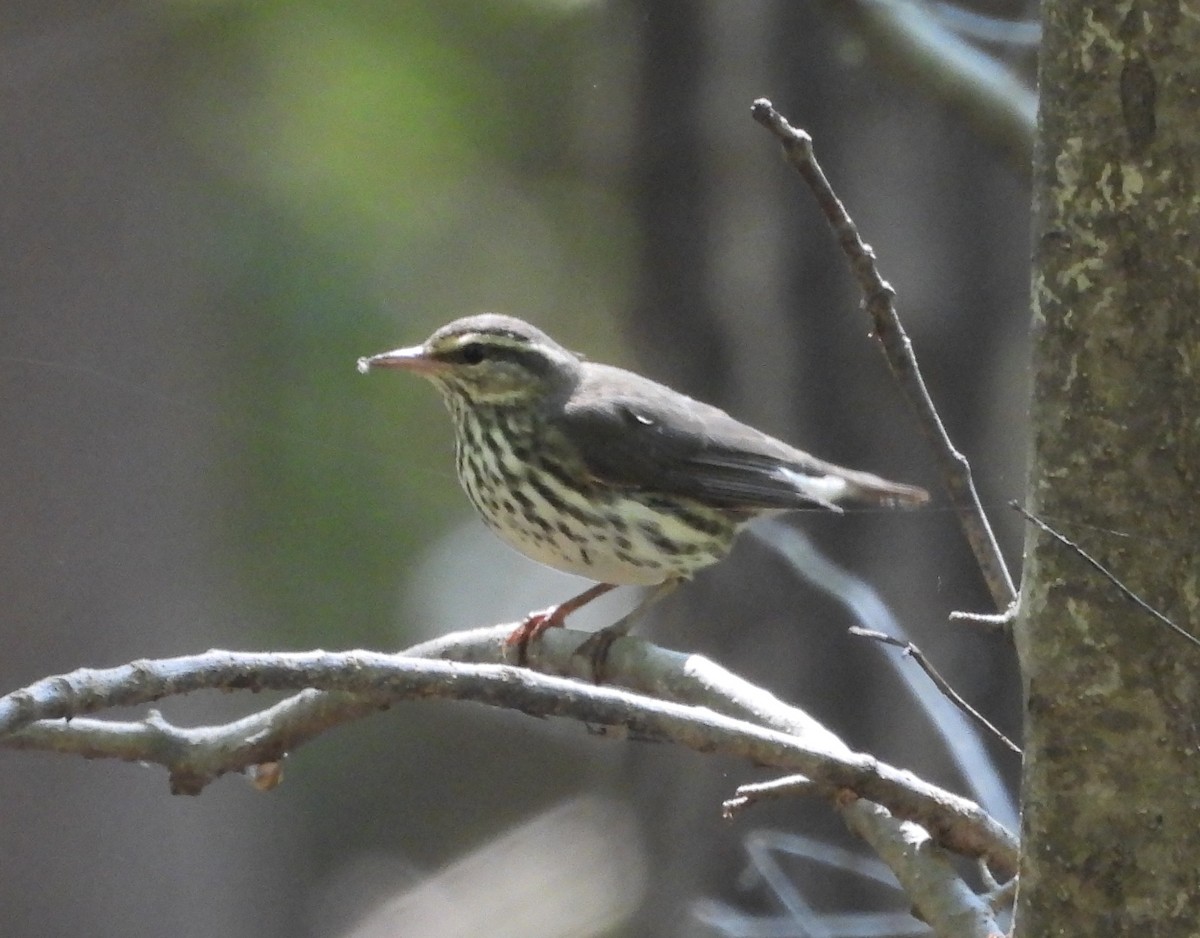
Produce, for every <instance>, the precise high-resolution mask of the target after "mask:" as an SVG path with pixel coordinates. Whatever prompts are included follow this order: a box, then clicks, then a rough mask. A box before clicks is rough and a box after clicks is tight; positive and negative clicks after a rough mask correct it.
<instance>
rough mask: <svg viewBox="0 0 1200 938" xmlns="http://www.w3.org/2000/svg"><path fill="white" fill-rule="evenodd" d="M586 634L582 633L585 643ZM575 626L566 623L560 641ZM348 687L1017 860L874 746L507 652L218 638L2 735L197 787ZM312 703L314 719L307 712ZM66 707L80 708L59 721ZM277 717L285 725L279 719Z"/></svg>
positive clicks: (1008, 866)
mask: <svg viewBox="0 0 1200 938" xmlns="http://www.w3.org/2000/svg"><path fill="white" fill-rule="evenodd" d="M506 628H507V629H508V631H511V626H504V627H500V628H498V629H495V630H488V636H487V637H488V641H489V642H494V643H496V644H499V643H500V640H501V636H502V635H504V634H507V633H506V632H505V631H504V630H505V629H506ZM558 631H562V632H564V633H565V632H566V630H558ZM586 637H587V636H586V635H585V634H581V633H575V634H574V638H575V640H576V645H577V644H578V642H579V640H582V639H584V638H586ZM564 638H565V636H557V635H556V636H555V639H556V641H561V640H563V639H564ZM621 642H626V643H628V642H633V643H635V644H644V643H641V642H639V641H638V640H636V639H622V640H620V642H618V643H616V644H620V643H621ZM543 644H545V643H543ZM616 644H615V645H614V649H615V648H616ZM298 687H304V688H314V687H315V688H321V689H323V690H325V691H334V692H335V693H318V692H317V691H314V690H311V689H308V690H305V691H303V692H302V693H301V694H298V695H296V696H295V697H292V698H290V699H289V700H286V701H283V702H282V703H280V704H276V705H275V706H274V707H271V708H269V709H268V710H266V711H263V712H262V713H258V714H252V715H251V716H249V717H246V718H244V719H243V720H239V721H237V722H235V723H231V724H228V725H226V726H222V727H215V728H197V729H180V728H175V727H171V726H169V725H168V724H167V723H166V722H165V721H164V720H162V719H161V718H160V717H152V718H151V720H149V721H142V722H136V723H119V724H117V723H109V722H107V721H100V720H85V719H79V718H76V715H77V714H85V713H92V712H96V711H97V710H100V709H104V708H106V707H110V706H116V705H123V706H128V705H136V704H143V703H149V702H152V701H155V700H158V699H161V698H162V697H164V696H168V695H173V694H180V693H188V692H191V691H195V690H201V689H205V688H210V689H211V688H219V689H226V690H228V689H247V690H266V689H276V690H279V689H289V688H291V689H295V688H298ZM347 693H356V694H361V695H363V699H362V700H361V701H359V705H360V709H359V710H358V712H357V713H356V715H357V716H362V715H363V714H364V713H365V712H366V710H368V709H370V710H378V709H384V708H386V707H387V706H388V705H390V704H391V703H394V702H397V701H400V700H408V699H428V698H442V699H457V700H472V701H475V702H478V703H484V704H488V705H490V706H496V707H505V708H509V709H515V710H519V711H521V712H524V713H528V714H531V715H534V716H562V717H567V718H570V719H576V720H581V721H585V722H587V723H589V724H598V725H601V726H610V727H624V728H626V729H628V730H629V731H630V732H631V733H636V734H637V735H639V736H642V737H646V738H650V739H661V740H665V741H671V742H675V743H677V744H680V745H683V746H687V747H689V748H693V749H696V750H699V751H703V752H719V753H724V754H726V755H732V756H736V757H739V758H744V759H748V760H750V761H752V762H754V763H756V764H759V765H765V766H771V767H774V768H778V769H782V770H784V771H789V772H799V773H802V774H804V775H805V776H807V777H808V778H810V779H811V780H812V781H813V784H814V785H815V786H817V787H818V789H819V790H820V791H822V792H824V793H826V794H832V793H834V792H836V791H838V790H841V789H849V790H851V791H853V792H855V793H856V794H858V795H860V796H862V797H864V798H867V799H869V800H872V801H877V802H879V803H880V804H883V805H885V806H886V807H887V808H888V809H889V810H890V811H891V812H892V813H893V814H895V815H896V816H897V817H899V818H902V819H905V820H912V821H915V822H916V823H919V824H921V825H922V826H923V827H925V828H926V829H927V830H928V831H929V832H930V833H931V835H932V836H933V837H934V838H935V839H936V840H937V842H939V843H941V844H943V845H944V846H946V847H947V848H948V849H951V850H953V851H955V852H958V853H962V854H964V855H966V856H975V857H986V858H987V859H988V861H989V862H990V863H991V865H992V868H993V869H994V870H996V871H997V873H999V874H1000V875H1001V876H1009V875H1012V874H1013V873H1014V872H1015V870H1016V861H1017V844H1016V839H1015V837H1014V836H1013V835H1012V834H1011V833H1010V832H1009V831H1007V830H1005V829H1004V828H1003V827H1002V826H1001V825H999V824H997V823H996V822H995V821H994V820H992V819H991V818H990V817H988V816H987V815H986V813H984V812H983V811H982V810H981V809H980V808H979V807H978V806H977V805H975V804H973V803H971V802H969V801H967V800H966V799H963V798H961V797H959V796H957V795H953V794H951V793H950V792H947V791H944V790H942V789H939V788H937V787H935V786H933V785H929V784H928V783H925V782H923V781H921V780H919V779H917V778H915V777H914V776H912V775H911V774H910V773H908V772H904V771H901V770H899V769H896V768H893V767H891V766H888V765H885V764H883V763H880V762H877V761H876V760H875V759H873V758H871V757H870V756H866V755H861V754H857V753H851V752H848V751H845V750H844V747H840V746H839V747H835V748H834V749H832V750H831V749H828V748H823V747H822V746H820V745H819V744H813V743H811V742H808V741H805V740H801V739H799V738H797V737H796V736H793V735H790V734H787V733H782V732H779V731H776V730H772V729H768V728H765V727H762V726H759V725H756V724H753V723H749V722H746V721H745V720H736V719H733V718H731V717H727V716H724V715H722V714H717V713H713V712H711V711H709V710H707V709H704V708H698V707H688V706H683V705H680V704H677V703H674V702H670V701H661V700H655V699H652V698H649V697H646V696H644V695H640V694H632V693H630V692H628V691H625V690H621V689H618V688H613V687H597V686H594V685H591V684H585V683H582V682H579V681H573V680H567V679H564V678H558V677H552V676H549V675H544V674H539V673H536V672H533V671H530V670H528V669H525V668H514V667H510V666H507V665H495V664H463V663H457V662H445V661H431V660H423V659H417V658H412V657H408V656H404V655H385V654H380V653H376V652H369V651H354V652H345V653H341V654H332V653H327V652H308V653H296V654H253V653H238V652H223V651H212V652H208V653H205V654H202V655H195V656H190V657H183V658H172V659H164V660H161V661H139V662H136V663H134V664H130V665H126V666H123V667H119V668H110V669H105V670H88V669H81V670H79V671H75V672H72V673H71V674H68V675H62V676H60V677H53V678H47V679H45V680H42V681H39V682H37V683H35V684H33V685H30V686H29V687H27V688H25V689H23V690H21V691H16V692H14V693H12V694H9V695H7V696H5V697H3V698H0V730H2V731H3V732H5V733H7V734H9V735H7V736H4V737H0V745H4V746H7V747H11V748H41V749H54V750H56V751H62V752H67V751H74V752H84V753H86V754H88V755H93V756H111V757H117V758H123V759H128V760H136V761H145V762H155V763H159V764H162V765H166V766H167V767H168V768H169V769H170V770H171V773H172V783H173V785H174V786H175V788H176V790H177V791H181V792H197V791H199V790H201V789H202V788H203V787H204V785H205V784H207V782H209V781H211V780H212V779H213V778H216V777H218V776H219V775H221V774H223V773H225V772H229V771H235V770H239V769H243V768H245V767H247V766H250V765H257V764H261V763H264V762H274V761H277V760H279V759H280V758H282V757H283V755H284V754H285V753H286V752H288V751H289V750H291V749H294V748H296V747H297V746H299V745H301V744H302V743H304V742H306V741H307V740H309V739H311V738H313V737H314V736H316V735H318V733H320V732H322V731H323V730H324V729H326V728H328V727H329V726H331V725H334V724H336V723H337V722H344V720H340V719H334V718H331V717H330V714H336V713H338V712H339V710H340V711H341V712H342V713H343V714H344V713H346V712H350V711H348V710H347V709H346V708H345V705H344V700H345V695H346V694H347ZM305 716H307V717H311V721H310V722H305V719H304V717H305ZM53 717H59V718H62V717H70V718H72V719H71V720H70V722H67V723H63V722H58V721H54V722H46V718H53ZM277 722H278V723H279V724H280V725H282V727H283V729H279V728H277V726H276V723H277ZM20 727H24V728H23V729H19V728H20Z"/></svg>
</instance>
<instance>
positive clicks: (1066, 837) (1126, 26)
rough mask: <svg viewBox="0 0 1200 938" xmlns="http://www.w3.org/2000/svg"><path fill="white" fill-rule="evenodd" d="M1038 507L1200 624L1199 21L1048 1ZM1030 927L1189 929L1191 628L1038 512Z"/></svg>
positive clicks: (1199, 705) (1031, 555)
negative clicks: (1130, 594)
mask: <svg viewBox="0 0 1200 938" xmlns="http://www.w3.org/2000/svg"><path fill="white" fill-rule="evenodd" d="M1043 41H1044V47H1043V50H1042V60H1041V75H1040V79H1041V80H1040V85H1041V94H1042V99H1041V114H1040V117H1039V140H1040V142H1039V152H1038V156H1037V160H1036V166H1035V177H1034V185H1035V196H1034V208H1035V228H1034V260H1035V270H1034V279H1033V293H1034V341H1035V352H1034V390H1033V405H1032V414H1031V416H1032V428H1033V447H1032V475H1031V486H1030V495H1029V500H1030V505H1031V508H1032V510H1033V511H1034V512H1035V513H1036V514H1038V515H1040V516H1041V517H1042V518H1044V519H1045V520H1046V521H1047V522H1048V523H1050V524H1051V525H1052V526H1054V527H1055V528H1057V529H1059V530H1061V531H1062V532H1063V533H1064V534H1066V535H1067V536H1068V537H1071V538H1073V539H1074V540H1075V541H1077V542H1078V543H1079V544H1080V545H1081V546H1082V547H1083V548H1085V549H1086V550H1087V551H1089V553H1091V554H1092V555H1093V556H1094V557H1095V558H1096V559H1097V560H1098V561H1099V562H1100V563H1102V564H1104V565H1105V566H1106V567H1108V568H1109V569H1110V570H1112V571H1113V573H1114V574H1115V575H1116V576H1118V577H1120V578H1121V579H1122V580H1123V581H1124V582H1125V583H1126V584H1127V585H1128V586H1129V587H1130V588H1131V589H1132V590H1134V592H1136V593H1137V594H1138V595H1139V596H1140V597H1142V598H1143V599H1145V600H1146V601H1147V602H1148V603H1150V604H1151V605H1152V606H1153V607H1154V608H1156V609H1158V610H1160V611H1161V612H1163V613H1165V614H1166V615H1167V616H1169V617H1171V618H1172V619H1173V620H1174V621H1175V622H1176V623H1178V624H1179V625H1181V626H1183V627H1184V628H1186V629H1188V630H1189V631H1191V632H1193V633H1195V632H1197V631H1198V630H1200V561H1198V554H1197V532H1200V499H1198V498H1197V488H1198V485H1197V483H1198V481H1200V380H1198V378H1200V328H1197V327H1198V326H1200V316H1198V313H1197V310H1198V309H1200V269H1198V268H1200V177H1198V164H1200V123H1198V122H1197V120H1196V113H1197V104H1198V103H1200V21H1198V20H1197V19H1196V18H1195V17H1188V16H1187V15H1186V14H1185V13H1184V11H1183V8H1181V7H1180V6H1178V5H1177V4H1174V3H1168V2H1158V0H1153V2H1142V0H1135V2H1134V3H1133V4H1132V5H1129V4H1111V3H1109V4H1101V5H1095V4H1092V3H1087V2H1081V0H1049V2H1047V4H1046V6H1045V13H1044V40H1043ZM1026 558H1027V559H1026V567H1025V582H1024V592H1023V599H1022V609H1021V615H1020V618H1019V622H1018V624H1017V642H1018V649H1019V653H1020V658H1021V667H1022V673H1023V680H1024V689H1025V706H1026V747H1025V750H1026V762H1025V768H1024V779H1023V804H1024V816H1023V823H1022V833H1023V854H1024V858H1023V861H1022V867H1021V880H1020V897H1019V900H1018V908H1017V926H1018V927H1017V934H1019V935H1038V936H1045V935H1067V934H1070V935H1116V934H1141V935H1156V936H1168V935H1170V936H1173V935H1179V936H1183V935H1189V936H1190V935H1195V934H1196V932H1195V928H1196V922H1197V909H1200V835H1198V834H1197V831H1198V830H1200V784H1197V774H1198V772H1200V754H1198V750H1197V747H1198V744H1200V680H1198V679H1197V678H1198V676H1200V649H1197V648H1196V647H1194V646H1192V645H1190V644H1188V643H1187V642H1186V641H1185V640H1183V639H1181V638H1180V637H1179V636H1177V635H1175V634H1173V633H1172V632H1171V631H1170V630H1169V629H1168V628H1166V627H1165V626H1164V625H1162V624H1161V623H1158V622H1156V621H1155V619H1154V618H1152V617H1151V616H1149V615H1147V614H1146V613H1145V612H1144V611H1143V610H1140V609H1138V608H1137V607H1136V606H1135V605H1134V604H1133V603H1131V602H1130V601H1129V600H1128V599H1127V598H1125V597H1123V596H1122V595H1121V594H1120V592H1119V591H1118V590H1117V588H1116V587H1115V586H1114V584H1113V583H1112V582H1111V581H1108V580H1106V579H1105V578H1104V577H1102V576H1101V575H1100V574H1099V573H1098V572H1096V571H1095V570H1094V569H1093V568H1091V567H1089V566H1088V565H1087V564H1086V563H1085V562H1084V561H1083V560H1082V559H1081V558H1080V557H1079V556H1078V554H1076V553H1074V552H1072V551H1070V550H1068V549H1067V548H1065V547H1064V546H1063V545H1061V544H1060V543H1058V542H1056V541H1054V540H1053V539H1051V538H1049V537H1047V536H1044V535H1042V534H1040V533H1039V532H1038V531H1036V530H1034V529H1033V528H1032V527H1031V528H1030V532H1029V536H1028V539H1027V544H1026Z"/></svg>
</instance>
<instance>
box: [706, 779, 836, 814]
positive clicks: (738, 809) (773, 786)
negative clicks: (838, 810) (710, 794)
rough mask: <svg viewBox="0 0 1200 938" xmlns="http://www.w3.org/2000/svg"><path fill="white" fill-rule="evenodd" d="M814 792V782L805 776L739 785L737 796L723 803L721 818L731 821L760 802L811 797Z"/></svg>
mask: <svg viewBox="0 0 1200 938" xmlns="http://www.w3.org/2000/svg"><path fill="white" fill-rule="evenodd" d="M814 790H815V786H814V785H813V783H812V780H811V779H809V778H808V777H806V776H804V775H785V776H784V777H783V778H773V779H770V780H768V781H765V782H748V783H746V784H745V785H738V787H737V792H736V794H734V796H733V797H732V798H726V799H725V800H724V801H723V802H721V816H722V817H724V818H725V819H726V820H729V819H732V818H734V817H736V816H737V815H739V814H741V813H742V812H743V811H745V810H746V809H747V808H749V807H753V806H754V805H756V804H758V803H759V802H760V801H775V800H777V799H780V798H795V797H796V796H797V795H810V794H812V793H813V792H814Z"/></svg>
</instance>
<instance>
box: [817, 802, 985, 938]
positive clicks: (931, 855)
mask: <svg viewBox="0 0 1200 938" xmlns="http://www.w3.org/2000/svg"><path fill="white" fill-rule="evenodd" d="M838 804H839V807H840V809H841V814H842V818H843V819H844V820H845V821H846V826H847V827H849V828H850V829H851V830H852V831H854V832H855V833H856V834H858V835H859V836H860V837H861V838H862V839H863V840H865V841H866V842H867V843H868V844H870V845H871V849H872V850H874V851H875V853H876V854H877V855H878V856H879V858H880V859H881V860H883V862H884V863H886V864H887V865H888V866H889V867H891V870H892V872H893V873H895V874H896V879H897V880H899V882H900V888H901V889H903V890H904V894H905V895H906V896H908V897H909V898H910V899H911V900H912V902H913V909H914V912H913V914H914V915H917V916H918V917H920V919H921V920H922V921H923V922H925V923H926V924H927V925H929V926H930V927H931V928H932V929H933V931H934V934H936V935H939V936H946V938H951V936H963V938H999V936H1000V935H1001V934H1002V930H1001V928H1000V926H999V925H998V924H997V923H996V918H995V915H994V914H993V911H992V907H991V905H990V904H989V902H988V900H987V899H985V898H984V897H981V896H978V895H976V894H975V893H974V892H973V891H972V890H971V888H970V887H969V886H967V884H966V883H964V882H963V881H962V879H961V878H960V877H959V875H958V873H957V872H955V869H954V866H953V864H951V863H950V858H949V857H948V856H947V855H946V853H945V851H943V850H940V849H939V848H938V847H937V846H935V845H934V843H933V842H932V841H931V840H930V838H929V835H928V834H927V833H926V832H925V831H923V830H921V828H919V827H917V826H916V825H915V824H903V825H901V829H900V831H899V832H897V830H896V827H895V826H894V825H893V824H892V823H891V821H892V820H893V818H892V817H891V815H889V814H888V812H887V811H886V810H885V809H884V808H881V807H880V806H879V805H877V804H872V803H870V802H869V801H863V800H862V799H860V798H854V797H853V796H850V797H848V798H845V799H841V800H839V802H838ZM914 873H917V874H918V875H914Z"/></svg>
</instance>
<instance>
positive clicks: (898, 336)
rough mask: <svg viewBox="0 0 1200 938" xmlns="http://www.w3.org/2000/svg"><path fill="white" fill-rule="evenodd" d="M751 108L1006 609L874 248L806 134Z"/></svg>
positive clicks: (1007, 594)
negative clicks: (814, 223) (793, 179)
mask: <svg viewBox="0 0 1200 938" xmlns="http://www.w3.org/2000/svg"><path fill="white" fill-rule="evenodd" d="M751 114H752V115H753V116H754V119H755V120H756V121H758V122H759V123H760V124H762V125H763V126H764V127H766V128H767V130H769V131H771V133H772V134H774V135H775V137H776V138H777V139H778V140H779V142H780V143H781V144H783V152H784V155H785V156H786V157H787V159H788V162H790V163H791V164H792V166H794V167H795V168H796V171H797V172H799V173H800V176H801V177H802V178H803V179H804V181H805V182H806V183H807V184H808V187H809V188H810V189H811V190H812V192H813V195H814V196H816V199H817V204H818V205H819V206H820V208H821V211H822V213H823V214H824V215H825V218H826V220H827V221H828V222H829V226H830V228H832V229H833V233H834V236H835V237H836V238H837V241H838V244H839V245H841V248H842V251H843V253H844V254H845V255H846V257H847V258H848V259H849V261H850V269H851V270H852V271H853V273H854V276H855V279H857V281H858V285H859V289H860V290H861V291H862V294H863V305H864V306H865V307H866V310H867V312H868V313H869V314H870V316H871V320H872V322H873V323H874V332H875V335H876V336H877V337H878V339H879V341H880V343H881V344H882V345H883V350H884V354H885V356H886V358H887V362H888V366H889V367H890V368H891V371H892V374H893V375H894V376H895V378H896V380H897V381H898V382H899V384H900V387H901V390H902V391H903V392H904V395H905V397H906V398H907V399H908V402H909V404H910V406H911V407H912V408H913V410H914V411H915V412H916V415H917V419H918V421H919V423H920V425H921V429H922V431H923V432H924V433H925V436H926V438H927V439H928V440H929V442H930V444H931V446H932V448H933V452H934V457H935V458H936V459H937V462H938V467H939V469H940V470H941V473H942V479H943V481H944V483H945V486H946V491H947V494H948V495H949V496H950V502H951V504H952V505H953V506H954V510H955V512H956V513H957V514H958V520H959V524H961V525H962V529H963V533H964V534H965V535H966V538H967V541H968V543H969V544H970V545H971V550H972V551H973V552H974V554H975V560H976V562H977V563H978V564H979V569H980V571H981V572H982V574H983V579H984V581H985V582H986V583H987V587H988V590H989V592H991V594H992V601H993V602H994V603H995V604H996V608H997V609H999V610H1007V609H1008V608H1009V607H1010V606H1012V604H1013V603H1014V602H1016V599H1017V591H1016V587H1015V586H1014V585H1013V581H1012V577H1011V576H1010V575H1009V572H1008V568H1007V566H1005V563H1004V557H1003V556H1002V555H1001V553H1000V547H999V545H998V544H997V543H996V537H995V535H994V534H993V533H992V527H991V525H990V524H989V523H988V519H987V516H986V515H985V514H984V511H983V506H982V505H981V504H980V501H979V495H978V493H977V492H976V491H975V482H974V480H973V479H972V477H971V464H970V463H969V462H968V461H967V458H966V457H965V456H963V454H962V453H960V452H959V451H958V450H956V449H955V448H954V444H953V443H951V442H950V436H949V434H948V433H947V432H946V428H945V426H944V425H943V423H942V419H941V417H940V416H939V415H938V412H937V408H935V407H934V405H933V400H932V399H931V398H930V396H929V391H928V390H927V389H926V387H925V381H924V379H923V378H922V377H921V370H920V368H918V367H917V359H916V355H915V354H914V353H913V348H912V342H911V341H910V340H909V338H908V335H907V334H906V333H905V331H904V327H903V325H902V324H901V323H900V317H899V316H898V315H897V313H896V291H895V290H893V289H892V287H891V285H890V284H888V283H887V281H885V280H884V279H883V277H882V276H881V275H880V273H879V268H878V266H877V265H876V263H875V252H874V251H872V250H871V248H870V246H869V245H867V244H866V243H864V242H863V240H862V238H861V237H860V236H859V233H858V228H857V227H856V226H855V224H854V222H853V220H852V219H851V218H850V215H849V214H848V213H847V212H846V208H845V206H844V205H843V204H842V203H841V200H840V199H838V197H837V194H836V193H835V192H834V191H833V187H832V186H831V185H830V184H829V180H828V179H827V178H826V177H825V173H824V172H823V171H822V169H821V167H820V165H819V164H818V163H817V160H816V156H815V155H814V154H813V145H812V137H810V136H809V135H808V134H807V133H806V132H805V131H803V130H799V129H797V128H795V127H793V126H792V125H791V124H789V123H788V122H787V120H786V119H785V118H784V117H783V116H782V115H781V114H780V113H779V112H778V111H776V110H775V108H774V107H773V106H772V105H771V102H770V101H768V100H767V99H766V98H759V99H758V100H757V101H755V102H754V105H753V107H752V108H751Z"/></svg>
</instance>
